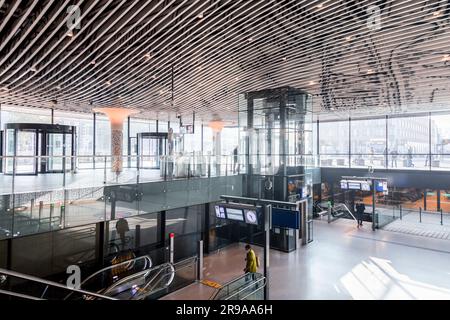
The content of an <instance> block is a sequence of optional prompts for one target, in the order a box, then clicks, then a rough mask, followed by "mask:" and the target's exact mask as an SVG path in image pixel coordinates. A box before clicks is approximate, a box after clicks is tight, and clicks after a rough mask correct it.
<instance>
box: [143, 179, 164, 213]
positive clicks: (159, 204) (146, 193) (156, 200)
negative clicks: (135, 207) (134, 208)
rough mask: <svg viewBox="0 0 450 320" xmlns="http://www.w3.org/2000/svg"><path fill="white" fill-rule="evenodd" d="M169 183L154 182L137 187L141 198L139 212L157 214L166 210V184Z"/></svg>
mask: <svg viewBox="0 0 450 320" xmlns="http://www.w3.org/2000/svg"><path fill="white" fill-rule="evenodd" d="M168 183H171V182H165V181H161V182H154V183H151V184H145V183H144V184H141V185H139V190H140V194H141V198H140V201H139V206H140V207H139V208H140V211H141V212H146V213H150V212H158V211H162V210H166V209H167V208H168V204H167V203H168V202H167V184H168Z"/></svg>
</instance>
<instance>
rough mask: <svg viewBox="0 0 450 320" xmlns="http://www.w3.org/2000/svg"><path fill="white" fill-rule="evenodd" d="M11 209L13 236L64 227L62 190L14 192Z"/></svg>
mask: <svg viewBox="0 0 450 320" xmlns="http://www.w3.org/2000/svg"><path fill="white" fill-rule="evenodd" d="M12 211H13V212H14V219H13V234H14V236H15V237H17V236H24V235H29V234H35V233H41V232H47V231H51V230H59V229H61V228H63V227H64V216H65V205H64V191H63V190H61V189H59V190H50V191H39V192H22V193H16V194H15V195H14V208H13V209H12Z"/></svg>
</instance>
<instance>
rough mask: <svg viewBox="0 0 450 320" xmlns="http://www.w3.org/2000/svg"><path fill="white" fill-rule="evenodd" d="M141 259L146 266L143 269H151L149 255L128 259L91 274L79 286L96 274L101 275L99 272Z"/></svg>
mask: <svg viewBox="0 0 450 320" xmlns="http://www.w3.org/2000/svg"><path fill="white" fill-rule="evenodd" d="M141 259H142V260H144V261H145V262H146V264H145V266H144V269H149V268H151V267H152V258H151V257H150V256H149V255H145V256H140V257H137V258H133V259H130V260H126V261H123V262H120V263H118V264H113V265H111V266H108V267H105V268H103V269H100V270H98V271H96V272H94V273H93V274H91V275H90V276H89V277H87V278H86V279H84V280H83V281H82V282H81V286H82V285H83V284H85V283H86V282H87V281H88V280H90V279H92V278H93V277H95V276H96V275H97V274H99V273H101V272H104V271H106V270H109V269H114V268H117V267H120V266H122V265H125V264H128V263H130V262H137V261H139V260H141ZM147 261H148V264H149V266H148V267H147Z"/></svg>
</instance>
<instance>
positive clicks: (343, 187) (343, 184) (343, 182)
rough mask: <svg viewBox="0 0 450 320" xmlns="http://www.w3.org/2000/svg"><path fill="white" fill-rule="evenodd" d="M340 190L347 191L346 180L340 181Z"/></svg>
mask: <svg viewBox="0 0 450 320" xmlns="http://www.w3.org/2000/svg"><path fill="white" fill-rule="evenodd" d="M341 189H348V184H347V180H341Z"/></svg>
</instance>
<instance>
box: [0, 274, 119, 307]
mask: <svg viewBox="0 0 450 320" xmlns="http://www.w3.org/2000/svg"><path fill="white" fill-rule="evenodd" d="M0 274H4V275H8V276H11V277H16V278H20V279H25V280H29V281H34V282H38V283H42V284H45V285H48V286H53V287H57V288H61V289H64V290H69V291H72V292H77V293H81V294H84V295H87V296H92V297H96V298H101V299H106V300H117V299H114V298H111V297H107V296H104V295H101V294H97V293H94V292H89V291H85V290H81V289H75V288H69V287H67V286H64V285H62V284H59V283H57V282H53V281H48V280H44V279H40V278H37V277H34V276H30V275H25V274H22V273H19V272H15V271H11V270H6V269H3V268H0Z"/></svg>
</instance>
